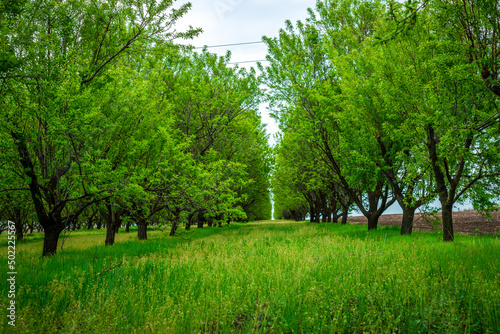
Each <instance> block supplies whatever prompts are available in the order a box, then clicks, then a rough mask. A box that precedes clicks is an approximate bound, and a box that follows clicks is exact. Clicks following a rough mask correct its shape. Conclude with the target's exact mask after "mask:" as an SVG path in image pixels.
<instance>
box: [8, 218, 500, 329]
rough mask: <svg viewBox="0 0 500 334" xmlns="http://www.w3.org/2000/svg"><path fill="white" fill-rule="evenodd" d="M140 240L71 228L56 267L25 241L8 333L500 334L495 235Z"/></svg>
mask: <svg viewBox="0 0 500 334" xmlns="http://www.w3.org/2000/svg"><path fill="white" fill-rule="evenodd" d="M134 232H135V231H132V232H131V233H130V234H125V233H122V232H120V233H119V234H118V235H117V243H116V245H115V246H113V247H104V246H103V244H104V231H91V232H86V231H79V232H72V234H71V235H70V236H69V237H68V238H67V240H66V242H65V246H64V250H63V251H62V252H59V254H58V255H56V256H54V257H52V258H50V259H42V258H41V256H40V252H41V247H42V246H41V242H42V239H41V236H40V235H34V236H29V238H28V239H29V240H28V241H27V242H24V243H22V244H18V246H17V251H18V254H17V267H18V276H17V288H18V293H17V296H16V301H17V305H18V310H17V315H18V316H19V318H18V319H17V327H16V328H15V330H14V331H12V328H10V326H9V328H7V324H6V321H7V320H6V317H5V315H4V314H5V309H4V308H2V313H3V314H2V323H0V326H2V327H0V328H2V330H1V331H0V332H2V331H5V330H7V331H9V332H18V333H54V332H63V333H135V332H137V333H145V332H153V333H194V332H197V333H199V332H212V333H240V332H243V333H292V332H295V333H299V332H302V333H306V332H307V333H321V332H324V333H353V332H356V333H362V332H370V333H375V332H377V333H378V332H384V333H390V332H400V333H428V332H432V333H500V260H499V259H500V238H499V237H498V236H488V237H477V236H460V235H459V236H457V237H456V241H455V242H454V243H448V244H445V243H443V242H441V241H439V240H440V238H441V235H440V234H437V233H421V234H414V235H413V236H411V237H402V236H400V235H399V231H398V229H396V228H386V227H382V228H380V229H379V230H378V231H372V232H367V231H366V226H356V225H347V226H340V225H339V224H319V225H317V224H310V223H293V222H287V223H269V222H267V223H266V222H264V223H253V224H246V225H245V224H234V225H231V226H228V227H224V228H220V229H219V228H213V229H207V228H205V229H203V230H196V229H195V230H193V231H192V232H190V233H188V234H184V235H183V237H182V238H170V237H168V236H167V234H164V233H162V232H161V231H159V230H156V231H151V232H150V233H149V234H148V238H149V240H148V241H146V242H139V241H137V240H136V233H134ZM185 239H187V240H185ZM0 242H1V244H2V246H3V247H2V249H4V251H3V252H2V254H1V257H0V259H1V262H0V263H5V268H6V267H7V265H6V263H7V260H6V250H5V249H6V242H5V238H4V236H2V239H1V241H0ZM118 263H122V264H121V265H120V266H118V267H116V268H114V269H112V270H109V271H107V272H104V273H102V274H100V275H97V276H96V274H98V273H101V272H102V271H104V270H105V269H107V268H110V267H112V266H114V265H116V264H118ZM5 271H7V270H6V269H5ZM6 288H7V285H6V284H3V285H2V291H1V295H0V304H2V305H6V303H7V301H8V300H7V290H6Z"/></svg>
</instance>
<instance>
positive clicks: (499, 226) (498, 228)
mask: <svg viewBox="0 0 500 334" xmlns="http://www.w3.org/2000/svg"><path fill="white" fill-rule="evenodd" d="M492 216H493V218H487V217H485V216H482V215H480V214H479V213H477V212H476V211H472V210H470V211H455V212H453V231H454V232H455V233H468V234H493V233H500V211H498V210H497V211H495V212H492ZM402 219H403V215H402V214H397V215H382V216H381V217H380V218H379V221H378V224H379V225H382V226H392V225H401V220H402ZM348 221H349V222H350V223H353V224H366V223H367V222H368V221H367V219H366V217H364V216H359V217H351V218H349V219H348ZM442 228H443V225H442V224H441V213H440V212H438V213H437V214H434V215H431V214H417V213H416V214H415V218H414V223H413V231H434V230H436V229H442Z"/></svg>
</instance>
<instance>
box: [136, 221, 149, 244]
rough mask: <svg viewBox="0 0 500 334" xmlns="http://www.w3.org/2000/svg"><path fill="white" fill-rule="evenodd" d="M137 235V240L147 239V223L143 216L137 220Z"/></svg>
mask: <svg viewBox="0 0 500 334" xmlns="http://www.w3.org/2000/svg"><path fill="white" fill-rule="evenodd" d="M137 237H138V238H139V240H148V224H147V223H146V220H144V219H143V218H140V219H139V220H138V221H137Z"/></svg>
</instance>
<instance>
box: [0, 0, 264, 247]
mask: <svg viewBox="0 0 500 334" xmlns="http://www.w3.org/2000/svg"><path fill="white" fill-rule="evenodd" d="M190 7H191V5H190V4H189V3H188V4H185V5H180V6H179V7H177V8H174V7H173V4H172V1H166V0H165V1H146V0H110V1H55V0H49V1H30V0H12V1H2V2H1V8H0V9H1V10H0V115H1V119H2V121H1V122H0V222H1V224H5V223H6V222H7V221H8V220H9V221H14V222H15V224H16V231H17V233H18V239H22V238H23V233H24V232H33V230H34V229H39V230H41V231H43V232H44V244H43V256H47V255H52V254H55V253H56V251H57V242H58V239H59V236H60V234H61V232H62V231H64V230H65V229H78V228H87V229H90V228H101V227H105V228H106V231H107V233H106V239H105V244H106V245H113V243H114V240H115V234H116V232H117V231H118V230H119V228H120V227H121V226H124V227H126V231H127V232H128V231H129V227H130V226H131V225H137V227H138V238H139V239H147V227H148V226H150V225H152V224H168V225H169V226H170V235H174V234H175V232H176V229H177V228H178V227H179V226H180V225H181V224H182V225H183V226H184V227H185V228H186V229H189V228H190V227H191V226H193V225H194V226H197V227H199V228H201V227H203V226H221V225H222V224H225V223H228V222H231V221H241V220H254V219H269V218H270V216H271V201H270V191H269V189H270V180H269V172H270V169H271V162H272V161H271V150H270V148H269V146H268V144H267V137H266V134H265V130H264V128H263V126H262V125H261V122H260V116H259V115H258V112H257V108H258V104H259V99H260V97H261V96H262V93H261V89H260V88H259V85H260V81H259V79H258V78H257V76H256V73H255V71H246V70H244V69H241V68H238V67H237V66H236V67H231V66H229V65H228V63H229V61H230V54H227V56H226V57H218V56H216V55H214V54H210V53H209V52H207V51H206V50H203V51H202V52H194V51H193V50H192V49H190V48H189V47H181V46H180V45H177V44H175V40H177V39H190V38H192V37H194V36H196V35H197V34H199V33H200V29H194V28H190V29H189V30H188V31H185V32H178V31H176V30H175V28H174V26H175V23H176V22H177V21H178V19H179V18H181V17H182V16H183V15H184V14H185V13H186V12H187V11H188V10H189V9H190ZM1 227H2V226H0V229H1Z"/></svg>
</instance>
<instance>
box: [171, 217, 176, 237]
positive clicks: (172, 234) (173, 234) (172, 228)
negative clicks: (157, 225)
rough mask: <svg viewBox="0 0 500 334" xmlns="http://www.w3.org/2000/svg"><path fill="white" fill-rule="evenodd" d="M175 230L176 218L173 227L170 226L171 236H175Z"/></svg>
mask: <svg viewBox="0 0 500 334" xmlns="http://www.w3.org/2000/svg"><path fill="white" fill-rule="evenodd" d="M175 231H177V220H175V219H174V221H173V222H172V227H171V228H170V234H169V235H170V236H171V237H173V236H175Z"/></svg>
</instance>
